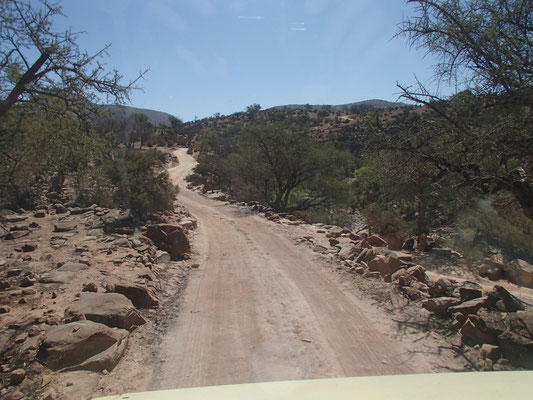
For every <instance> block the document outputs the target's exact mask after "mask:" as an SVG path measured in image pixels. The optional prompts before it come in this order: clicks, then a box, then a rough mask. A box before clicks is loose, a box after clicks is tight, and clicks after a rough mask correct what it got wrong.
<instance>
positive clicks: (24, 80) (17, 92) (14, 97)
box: [0, 52, 50, 120]
mask: <svg viewBox="0 0 533 400" xmlns="http://www.w3.org/2000/svg"><path fill="white" fill-rule="evenodd" d="M48 57H50V55H49V54H48V53H46V52H45V53H41V56H40V57H39V58H38V59H37V61H35V63H33V65H32V66H31V67H30V68H29V69H28V70H27V71H26V72H25V73H24V75H22V76H21V77H20V79H19V80H18V82H17V84H16V85H15V87H14V88H13V89H12V90H11V92H10V93H9V95H8V96H7V98H6V99H5V100H3V101H1V102H0V120H2V119H3V118H4V117H5V115H6V114H7V112H8V111H9V110H10V109H11V107H13V105H14V104H15V103H16V102H17V101H18V100H19V98H20V96H21V95H22V93H24V90H26V86H27V85H28V84H29V83H31V82H32V81H34V80H35V79H36V76H35V75H36V74H37V72H39V70H40V69H41V67H42V66H43V65H44V63H45V62H46V60H48Z"/></svg>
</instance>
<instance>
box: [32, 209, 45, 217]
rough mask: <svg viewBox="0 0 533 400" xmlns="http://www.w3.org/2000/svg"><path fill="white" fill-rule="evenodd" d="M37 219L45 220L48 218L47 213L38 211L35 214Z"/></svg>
mask: <svg viewBox="0 0 533 400" xmlns="http://www.w3.org/2000/svg"><path fill="white" fill-rule="evenodd" d="M33 216H34V217H35V218H44V217H46V213H45V212H44V211H42V210H41V211H37V212H36V213H35V214H33Z"/></svg>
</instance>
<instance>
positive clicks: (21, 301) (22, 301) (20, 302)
mask: <svg viewBox="0 0 533 400" xmlns="http://www.w3.org/2000/svg"><path fill="white" fill-rule="evenodd" d="M27 302H28V300H26V299H25V298H24V297H23V298H21V299H20V300H19V302H18V303H19V304H26V303H27Z"/></svg>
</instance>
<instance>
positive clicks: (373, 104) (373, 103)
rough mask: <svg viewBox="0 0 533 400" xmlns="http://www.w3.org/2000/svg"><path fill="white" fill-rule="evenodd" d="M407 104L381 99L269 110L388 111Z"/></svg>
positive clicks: (296, 105) (291, 105)
mask: <svg viewBox="0 0 533 400" xmlns="http://www.w3.org/2000/svg"><path fill="white" fill-rule="evenodd" d="M406 105H407V104H404V103H398V102H392V101H385V100H379V99H371V100H364V101H356V102H355V103H347V104H338V105H335V106H332V105H324V104H288V105H285V106H275V107H271V108H269V110H270V109H272V110H280V109H291V110H313V111H316V110H321V109H323V108H328V109H329V110H331V111H344V110H350V109H353V108H380V109H384V108H385V109H386V108H397V107H405V106H406Z"/></svg>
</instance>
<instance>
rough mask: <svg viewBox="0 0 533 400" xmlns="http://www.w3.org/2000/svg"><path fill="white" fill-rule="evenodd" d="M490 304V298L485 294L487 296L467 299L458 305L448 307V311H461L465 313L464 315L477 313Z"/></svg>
mask: <svg viewBox="0 0 533 400" xmlns="http://www.w3.org/2000/svg"><path fill="white" fill-rule="evenodd" d="M488 305H489V300H488V298H487V297H486V296H485V297H480V298H477V299H472V300H468V301H465V302H463V303H461V304H458V305H456V306H452V307H450V308H448V312H450V313H456V312H460V313H461V314H464V315H469V314H475V313H477V312H478V311H479V310H480V309H481V308H483V307H488Z"/></svg>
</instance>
